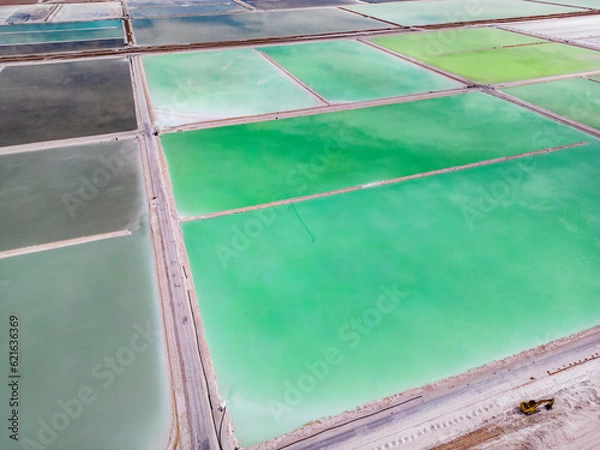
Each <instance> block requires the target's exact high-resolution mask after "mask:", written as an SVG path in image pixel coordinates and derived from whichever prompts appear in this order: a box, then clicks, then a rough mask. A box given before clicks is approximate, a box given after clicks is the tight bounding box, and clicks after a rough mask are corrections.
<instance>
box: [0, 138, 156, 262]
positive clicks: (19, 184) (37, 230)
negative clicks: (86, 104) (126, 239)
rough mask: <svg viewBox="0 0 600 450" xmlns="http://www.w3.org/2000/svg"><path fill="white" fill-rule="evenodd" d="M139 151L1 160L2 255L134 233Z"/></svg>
mask: <svg viewBox="0 0 600 450" xmlns="http://www.w3.org/2000/svg"><path fill="white" fill-rule="evenodd" d="M139 151H140V150H139V146H138V145H137V141H118V142H110V143H102V144H90V145H79V146H74V147H61V148H55V149H49V150H42V151H34V152H23V153H12V154H11V153H9V154H6V155H0V210H1V211H2V220H0V251H3V250H9V249H15V248H19V247H28V246H31V245H38V244H45V243H48V242H53V241H63V240H68V239H74V238H78V237H82V236H91V235H95V234H101V233H109V232H113V231H118V230H124V229H127V228H128V229H134V228H135V227H136V226H138V224H139V222H140V217H141V215H142V213H143V212H144V209H145V204H144V203H145V196H144V186H143V178H142V167H141V161H140V157H139Z"/></svg>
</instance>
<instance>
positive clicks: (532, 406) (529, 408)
mask: <svg viewBox="0 0 600 450" xmlns="http://www.w3.org/2000/svg"><path fill="white" fill-rule="evenodd" d="M544 403H545V404H546V405H545V406H544V407H545V408H546V409H552V405H554V399H553V398H547V399H543V400H538V401H535V400H529V401H528V402H522V403H521V411H523V414H527V415H530V414H535V413H536V412H539V410H538V409H537V408H538V406H541V405H542V404H544Z"/></svg>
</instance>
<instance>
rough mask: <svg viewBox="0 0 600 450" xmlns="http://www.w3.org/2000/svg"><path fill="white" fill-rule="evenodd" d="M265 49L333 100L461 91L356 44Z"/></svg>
mask: <svg viewBox="0 0 600 450" xmlns="http://www.w3.org/2000/svg"><path fill="white" fill-rule="evenodd" d="M260 51H261V52H262V53H265V54H266V55H267V56H269V57H270V58H272V59H273V60H275V61H276V62H277V63H278V64H280V65H281V66H283V67H284V68H285V69H286V70H287V71H289V72H290V73H291V74H292V75H294V76H296V77H297V78H299V79H300V81H302V82H303V83H305V84H306V85H307V86H308V87H310V88H311V89H313V90H314V91H316V92H317V93H318V94H320V95H321V96H322V97H324V98H325V100H328V101H331V102H351V101H364V100H373V99H377V98H384V97H394V96H398V95H409V94H416V93H420V92H430V91H439V90H443V89H453V88H459V87H461V85H460V84H459V83H456V82H454V81H451V80H450V79H447V78H444V77H442V76H440V75H438V74H435V73H433V72H429V71H427V70H425V69H422V68H420V67H418V66H415V65H413V64H411V63H408V62H406V61H403V60H401V59H399V58H396V57H394V56H392V55H389V54H387V53H384V52H381V51H379V50H376V49H373V48H371V47H369V46H367V45H364V44H361V43H359V42H357V41H328V42H317V43H311V44H301V45H283V46H278V47H265V48H261V49H260Z"/></svg>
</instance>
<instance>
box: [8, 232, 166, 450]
mask: <svg viewBox="0 0 600 450" xmlns="http://www.w3.org/2000/svg"><path fill="white" fill-rule="evenodd" d="M154 270H155V269H154V264H153V252H152V248H151V244H150V240H149V233H148V232H146V231H139V232H136V233H134V234H133V235H130V236H127V237H122V238H115V239H109V240H103V241H98V242H94V243H89V244H83V245H77V246H73V247H67V248H62V249H58V250H51V251H45V252H40V253H33V254H28V255H24V256H18V257H13V258H6V259H0V289H1V291H0V296H1V298H2V302H0V318H1V319H0V333H2V336H4V339H3V340H2V341H1V342H0V357H1V358H2V361H3V362H4V367H3V370H2V373H3V383H2V385H1V387H0V398H2V403H1V404H0V411H1V412H2V417H4V418H5V419H4V421H5V423H4V425H3V427H4V429H3V430H2V431H3V432H2V434H0V448H2V449H3V450H4V449H6V450H22V449H24V448H28V449H40V448H52V449H54V448H56V449H86V450H106V449H128V450H149V449H156V450H163V449H165V448H167V443H168V440H169V433H170V428H171V420H172V417H171V394H170V387H169V374H168V370H167V361H166V348H165V345H164V334H163V332H162V331H161V330H162V320H161V315H160V306H159V298H158V291H157V287H156V279H155V275H154ZM11 316H16V317H17V318H18V319H17V320H18V326H14V327H12V328H15V329H16V328H18V339H15V340H18V353H19V364H18V368H17V369H16V370H15V372H12V369H11V372H10V374H11V375H15V376H16V375H20V378H9V351H10V350H9V339H8V337H9V328H11V326H10V325H11V319H10V318H11ZM12 322H13V325H14V324H15V323H16V321H15V319H13V320H12ZM13 333H14V331H13ZM13 350H14V349H13ZM15 380H17V381H18V405H17V404H14V405H13V406H12V407H11V405H10V404H9V401H8V399H9V396H11V398H12V395H13V394H12V392H13V387H10V386H9V383H10V382H13V381H15ZM14 390H15V391H17V389H14ZM12 409H16V410H17V414H16V415H17V416H18V432H19V435H18V437H19V441H18V442H17V441H14V440H12V439H10V437H9V436H10V434H12V433H13V432H14V430H13V431H11V432H10V433H9V432H8V430H7V426H8V419H9V418H11V417H12V415H13V412H12ZM11 426H12V421H11Z"/></svg>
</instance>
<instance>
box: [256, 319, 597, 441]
mask: <svg viewBox="0 0 600 450" xmlns="http://www.w3.org/2000/svg"><path fill="white" fill-rule="evenodd" d="M548 397H553V398H554V399H555V404H554V407H553V409H552V410H549V411H548V410H546V409H545V408H543V407H542V408H541V409H540V412H539V413H537V414H534V415H531V416H526V415H524V414H522V413H521V412H520V409H519V404H520V402H522V401H527V400H530V399H536V400H539V399H541V398H548ZM599 425H600V327H595V328H593V329H591V330H588V331H587V332H584V333H580V334H578V335H574V336H571V337H569V338H565V339H562V340H560V341H555V342H553V343H550V344H547V345H543V346H540V347H537V348H535V349H533V350H529V351H526V352H523V353H521V354H519V355H516V356H512V357H510V358H507V359H505V360H502V361H496V362H493V363H491V364H488V365H486V366H483V367H480V368H477V369H474V370H472V371H470V372H467V373H465V374H462V375H459V376H456V377H451V378H448V379H446V380H442V381H440V382H438V383H434V384H431V385H428V386H425V387H423V388H419V389H413V390H411V391H408V392H405V393H402V394H399V395H397V396H394V397H390V398H387V399H383V400H380V401H378V402H373V403H371V404H369V405H365V406H363V407H361V408H358V409H357V410H355V411H351V412H348V413H345V414H343V415H341V416H337V417H334V418H330V419H326V420H323V421H318V422H315V423H314V424H311V425H310V426H307V427H305V428H303V429H301V430H297V431H296V432H294V433H292V434H291V435H287V436H284V437H282V438H278V439H274V440H272V441H269V442H266V443H263V444H260V445H258V446H255V447H253V449H256V450H258V449H260V450H263V449H265V450H266V449H286V450H300V449H302V450H315V449H318V450H351V449H357V450H389V449H407V450H421V449H428V450H429V449H435V450H459V449H476V450H491V449H494V450H498V449H499V450H508V449H510V450H515V449H526V450H537V449H540V450H542V449H543V450H548V449H560V450H571V449H573V450H587V449H590V450H592V449H598V448H600V445H599V444H598V443H600V426H599Z"/></svg>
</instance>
